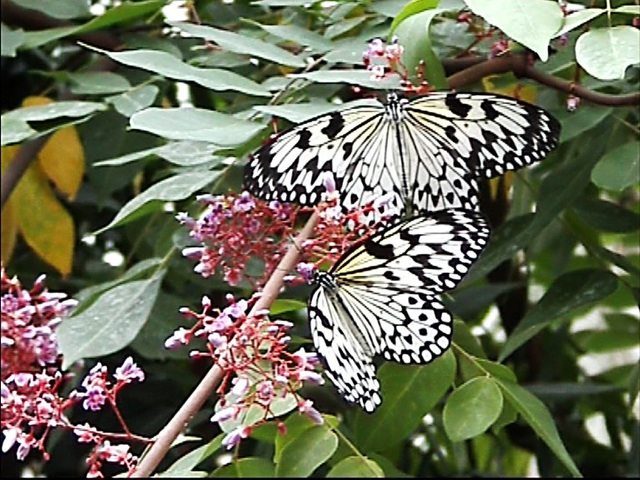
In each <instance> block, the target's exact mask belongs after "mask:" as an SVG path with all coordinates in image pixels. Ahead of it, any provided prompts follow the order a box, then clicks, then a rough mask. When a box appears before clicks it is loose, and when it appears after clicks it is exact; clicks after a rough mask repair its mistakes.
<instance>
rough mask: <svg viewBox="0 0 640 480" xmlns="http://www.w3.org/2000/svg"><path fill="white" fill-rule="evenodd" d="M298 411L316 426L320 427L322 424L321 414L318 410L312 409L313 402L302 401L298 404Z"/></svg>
mask: <svg viewBox="0 0 640 480" xmlns="http://www.w3.org/2000/svg"><path fill="white" fill-rule="evenodd" d="M298 411H299V412H300V413H303V414H305V415H306V416H308V417H309V418H310V419H311V420H313V422H314V423H317V424H318V425H322V424H323V423H324V418H323V417H322V414H321V413H320V412H319V411H318V410H316V409H315V408H313V402H312V401H311V400H304V401H302V402H300V403H299V404H298Z"/></svg>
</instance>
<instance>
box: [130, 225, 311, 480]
mask: <svg viewBox="0 0 640 480" xmlns="http://www.w3.org/2000/svg"><path fill="white" fill-rule="evenodd" d="M317 223H318V215H317V213H314V214H313V215H312V216H311V217H310V218H309V220H308V221H307V223H306V225H305V226H304V228H303V229H302V230H301V231H300V233H299V234H298V236H297V237H296V240H295V241H294V244H293V245H291V246H290V247H289V248H288V250H287V253H286V254H285V255H284V257H283V258H282V260H281V261H280V264H279V265H278V268H276V270H275V271H274V272H273V274H272V275H271V277H270V278H269V281H268V282H267V283H266V284H265V286H264V289H263V290H262V296H261V297H260V298H259V299H258V300H257V301H256V303H255V304H254V306H253V308H252V309H251V312H249V316H251V315H253V314H255V312H257V311H259V310H263V309H268V308H269V307H270V306H271V304H272V303H273V302H274V300H275V299H276V298H277V297H278V295H279V294H280V289H281V288H282V285H283V283H284V277H285V275H286V274H287V273H288V272H289V271H291V270H292V269H293V268H294V267H295V265H296V263H297V261H298V257H299V256H300V250H301V247H300V245H301V244H302V242H303V241H305V240H307V239H308V238H309V237H310V236H311V234H312V233H313V230H314V228H315V227H316V224H317ZM223 375H224V372H223V370H222V369H221V368H220V367H219V366H218V365H214V366H213V367H211V369H210V370H209V371H208V372H207V374H206V375H205V376H204V378H203V379H202V381H201V382H200V383H199V384H198V386H196V388H195V389H194V390H193V392H192V393H191V395H190V396H189V398H187V400H186V401H185V402H184V403H183V404H182V407H180V409H179V410H178V411H177V412H176V414H175V415H174V417H173V418H172V419H171V420H170V421H169V423H167V424H166V425H165V426H164V428H163V429H162V430H161V431H160V433H158V435H156V437H155V441H154V443H153V445H152V446H151V448H149V450H148V451H147V452H146V454H144V456H143V458H142V459H141V460H140V463H139V464H138V466H137V467H136V468H135V469H134V470H133V472H131V474H130V476H131V477H149V476H151V474H152V473H153V470H154V469H155V468H156V467H157V466H158V464H159V463H160V461H161V460H162V459H163V458H164V457H165V455H166V453H167V451H168V450H169V448H170V447H171V444H172V443H173V441H174V440H175V439H176V437H177V436H178V434H179V433H180V432H181V431H182V430H183V429H184V428H185V427H186V426H187V424H188V423H189V421H191V419H192V418H193V416H194V415H195V414H196V413H197V412H198V411H199V410H200V408H201V407H202V405H203V404H204V402H205V401H206V400H208V399H209V398H210V397H211V395H212V394H213V392H214V391H215V389H216V387H217V386H218V384H219V383H220V381H221V380H222V377H223Z"/></svg>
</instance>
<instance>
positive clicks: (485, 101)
mask: <svg viewBox="0 0 640 480" xmlns="http://www.w3.org/2000/svg"><path fill="white" fill-rule="evenodd" d="M559 134H560V125H559V123H558V122H557V121H556V120H555V119H554V118H553V117H551V116H550V115H549V114H547V113H546V112H545V111H544V110H542V109H541V108H539V107H536V106H534V105H530V104H528V103H526V102H522V101H519V100H516V99H513V98H510V97H504V96H501V95H497V94H491V93H454V92H444V93H433V94H430V95H427V96H423V97H419V98H417V99H415V100H412V101H410V102H408V101H406V100H399V99H398V98H397V96H396V95H394V94H392V95H390V97H389V100H388V103H387V104H386V105H385V104H382V103H380V102H373V103H372V104H368V105H366V106H359V107H352V108H347V109H344V110H342V111H338V112H333V113H331V114H327V115H322V116H319V117H317V118H314V119H312V120H308V121H306V122H303V123H301V124H300V125H298V126H296V127H293V128H292V129H290V130H288V131H286V132H285V133H283V134H281V135H280V136H278V137H277V138H276V139H275V140H273V141H272V142H271V143H269V144H267V145H265V146H264V147H262V148H261V149H260V150H259V151H258V152H256V154H255V155H254V156H253V158H252V159H251V160H250V161H249V163H248V165H247V170H246V172H245V186H246V188H247V189H248V190H249V191H250V192H251V193H253V194H254V195H256V196H258V197H260V198H262V199H264V200H279V201H285V202H295V203H299V204H302V205H315V204H317V203H318V202H319V201H320V198H321V193H322V192H323V191H324V190H325V185H324V182H325V179H326V177H327V176H328V175H329V174H331V175H332V176H333V178H334V180H335V182H336V186H337V188H338V190H339V191H340V193H341V200H342V206H343V207H344V208H345V209H352V208H354V207H359V206H362V205H364V204H366V203H368V202H370V201H373V200H375V199H377V198H379V197H380V196H381V195H384V194H389V195H391V197H392V199H391V202H392V206H393V207H398V208H399V209H400V210H401V211H402V210H404V208H405V207H407V208H410V209H411V210H412V211H413V213H417V212H425V211H434V210H438V209H444V208H465V209H477V205H478V198H477V191H478V188H477V181H478V179H481V178H491V177H495V176H498V175H501V174H503V173H504V172H505V171H507V170H516V169H518V168H521V167H523V166H525V165H529V164H531V163H534V162H536V161H538V160H540V159H542V158H543V157H544V156H545V155H546V154H547V153H549V152H550V151H551V150H552V149H553V148H555V146H556V145H557V143H558V137H559Z"/></svg>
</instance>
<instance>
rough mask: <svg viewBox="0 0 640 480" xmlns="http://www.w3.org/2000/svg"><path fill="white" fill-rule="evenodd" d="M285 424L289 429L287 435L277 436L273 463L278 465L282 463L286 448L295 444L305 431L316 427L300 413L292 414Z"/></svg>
mask: <svg viewBox="0 0 640 480" xmlns="http://www.w3.org/2000/svg"><path fill="white" fill-rule="evenodd" d="M284 423H285V426H286V427H287V433H286V434H284V435H278V436H276V448H275V452H274V454H273V461H274V462H276V463H280V458H281V457H282V451H283V449H284V447H286V446H287V445H288V444H289V443H291V442H293V441H294V440H295V439H296V438H297V437H298V436H299V435H300V434H302V432H304V431H305V430H309V429H310V428H311V427H314V426H316V424H315V423H314V422H313V421H312V420H311V419H310V418H309V417H308V416H306V415H302V414H301V413H298V412H295V413H292V414H291V415H290V416H289V418H287V420H286V421H285V422H284Z"/></svg>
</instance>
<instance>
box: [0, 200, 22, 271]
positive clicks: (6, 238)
mask: <svg viewBox="0 0 640 480" xmlns="http://www.w3.org/2000/svg"><path fill="white" fill-rule="evenodd" d="M0 228H2V231H1V232H0V242H1V243H0V248H1V249H2V250H1V252H0V258H2V263H3V264H4V265H8V264H9V260H11V254H12V253H13V249H14V247H15V246H16V240H17V239H18V224H17V222H16V216H15V213H14V212H13V207H12V205H11V202H7V203H5V205H4V207H2V225H0Z"/></svg>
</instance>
